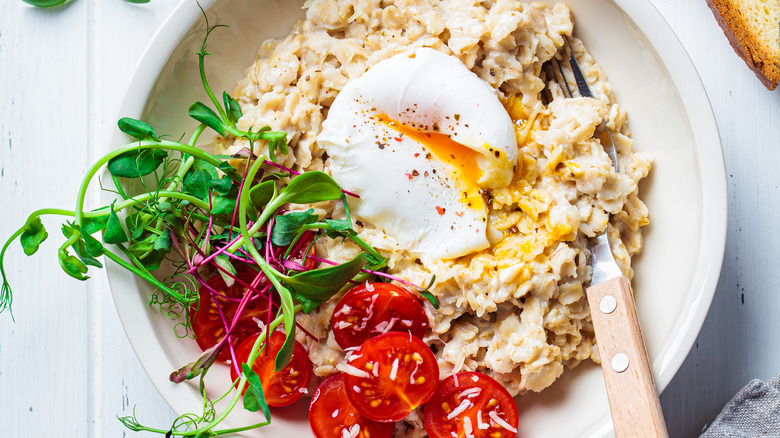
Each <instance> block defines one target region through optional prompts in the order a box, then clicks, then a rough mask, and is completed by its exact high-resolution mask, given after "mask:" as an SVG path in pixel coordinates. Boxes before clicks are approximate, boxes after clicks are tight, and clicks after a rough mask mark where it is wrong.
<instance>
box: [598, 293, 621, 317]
mask: <svg viewBox="0 0 780 438" xmlns="http://www.w3.org/2000/svg"><path fill="white" fill-rule="evenodd" d="M615 309H617V300H616V299H615V297H613V296H612V295H604V297H603V298H602V299H601V302H599V310H601V312H602V313H612V312H614V311H615Z"/></svg>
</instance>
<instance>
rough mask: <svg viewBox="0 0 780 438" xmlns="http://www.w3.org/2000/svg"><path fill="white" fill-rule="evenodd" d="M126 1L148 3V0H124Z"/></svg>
mask: <svg viewBox="0 0 780 438" xmlns="http://www.w3.org/2000/svg"><path fill="white" fill-rule="evenodd" d="M125 1H126V2H128V3H139V4H140V3H149V1H150V0H125Z"/></svg>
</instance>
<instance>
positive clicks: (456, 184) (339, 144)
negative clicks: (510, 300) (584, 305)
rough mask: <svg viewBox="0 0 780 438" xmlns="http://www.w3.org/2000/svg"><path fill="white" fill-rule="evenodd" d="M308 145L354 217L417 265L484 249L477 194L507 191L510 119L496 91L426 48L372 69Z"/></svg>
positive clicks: (513, 154) (340, 99)
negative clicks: (346, 196)
mask: <svg viewBox="0 0 780 438" xmlns="http://www.w3.org/2000/svg"><path fill="white" fill-rule="evenodd" d="M322 128H323V129H322V132H321V133H320V135H319V136H318V138H317V142H318V144H319V146H320V147H321V148H323V149H324V150H325V151H326V152H327V154H328V156H329V157H330V170H331V173H332V176H333V178H334V179H335V180H336V182H338V183H339V184H340V185H341V186H342V188H344V189H345V190H348V191H352V192H355V193H357V194H358V195H360V198H356V199H350V200H349V205H350V209H351V210H352V212H353V214H354V215H355V216H356V217H359V218H360V219H361V220H363V221H365V222H368V223H370V224H372V225H373V226H375V227H376V228H379V229H381V230H383V231H384V232H385V233H386V234H388V235H390V236H392V237H394V238H395V239H396V240H397V241H398V243H399V244H400V245H401V246H402V247H403V248H404V249H406V250H407V251H409V252H410V253H411V254H413V255H415V256H416V257H418V258H420V259H421V260H422V261H423V263H426V264H427V263H428V262H430V261H432V260H437V259H452V258H456V257H460V256H463V255H467V254H469V253H472V252H475V251H479V250H482V249H485V248H487V247H489V242H488V239H487V235H486V227H487V206H486V205H485V201H484V200H483V196H482V194H483V190H485V189H491V188H498V187H505V186H507V185H508V184H509V183H510V181H511V179H512V176H513V174H514V169H515V165H516V161H517V154H518V152H517V142H516V137H515V131H514V128H513V124H512V120H511V119H510V117H509V115H508V114H507V111H506V109H505V108H504V106H503V105H502V104H501V102H500V101H499V99H498V96H497V94H496V92H495V90H494V89H493V88H492V87H491V86H490V85H489V84H488V83H487V82H485V81H483V80H482V79H480V78H479V77H478V76H477V75H475V74H474V73H473V72H471V71H470V70H469V69H468V68H467V67H466V66H465V65H464V64H463V63H462V62H460V60H458V59H457V58H455V57H452V56H448V55H446V54H444V53H441V52H439V51H436V50H434V49H430V48H419V49H417V50H416V52H415V53H414V54H413V55H412V56H409V55H407V54H399V55H395V56H393V57H391V58H389V59H386V60H384V61H381V62H378V63H377V64H375V65H374V66H373V67H371V68H370V69H369V70H368V71H367V72H366V73H364V74H363V75H362V76H361V77H360V78H358V79H356V80H353V81H351V82H349V83H348V84H347V85H346V86H345V87H344V88H343V89H342V91H341V92H340V93H339V94H338V96H337V97H336V99H335V100H334V102H333V104H332V105H331V107H330V109H329V112H328V116H327V119H326V120H325V121H324V123H323V125H322Z"/></svg>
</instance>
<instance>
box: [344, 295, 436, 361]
mask: <svg viewBox="0 0 780 438" xmlns="http://www.w3.org/2000/svg"><path fill="white" fill-rule="evenodd" d="M330 323H331V326H332V327H333V336H334V337H335V338H336V342H337V343H338V344H339V346H340V347H341V348H349V347H355V346H358V345H360V344H362V343H363V342H365V341H367V340H368V339H370V338H373V337H375V336H377V335H381V334H382V333H387V332H390V331H394V332H405V333H411V334H412V335H414V336H416V337H418V338H422V337H423V336H424V335H425V331H426V330H427V329H428V318H427V317H426V316H425V311H424V310H423V306H422V304H420V301H419V300H418V299H417V297H415V296H414V295H412V293H411V292H409V291H408V290H407V289H405V288H403V287H400V286H396V285H395V284H390V283H366V284H361V285H358V286H355V287H353V288H352V289H350V290H349V292H347V293H346V294H345V295H344V296H343V297H342V298H341V300H340V301H339V303H338V304H337V305H336V309H335V310H334V311H333V317H332V318H331V320H330Z"/></svg>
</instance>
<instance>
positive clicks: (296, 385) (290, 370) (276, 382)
mask: <svg viewBox="0 0 780 438" xmlns="http://www.w3.org/2000/svg"><path fill="white" fill-rule="evenodd" d="M258 336H259V334H256V335H254V336H251V337H249V338H246V339H245V340H244V342H242V343H241V344H240V345H239V346H238V348H237V349H236V360H237V361H239V362H241V363H246V362H247V359H248V358H249V353H250V351H252V346H253V345H254V344H255V340H256V339H257V337H258ZM285 338H286V337H285V335H284V334H282V332H273V333H271V336H270V338H269V339H268V345H267V346H266V347H265V348H264V349H263V351H262V352H260V354H259V355H258V356H257V359H255V363H254V364H253V365H252V370H253V371H254V372H256V373H257V375H258V376H259V377H260V383H261V385H262V386H263V395H264V396H265V401H266V403H268V406H275V407H281V406H287V405H289V404H291V403H294V402H296V401H298V399H300V398H301V397H302V396H303V394H304V393H305V392H306V388H308V387H309V381H310V380H311V373H312V367H311V361H309V353H307V352H306V349H305V348H303V345H301V343H300V342H298V341H295V348H294V349H293V355H292V359H290V363H288V364H287V366H285V367H284V368H282V369H281V370H279V371H274V360H275V359H276V354H277V353H278V352H279V350H281V348H282V345H284V340H285ZM230 376H231V377H232V378H233V380H235V379H237V378H238V373H237V372H236V368H235V367H230Z"/></svg>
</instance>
